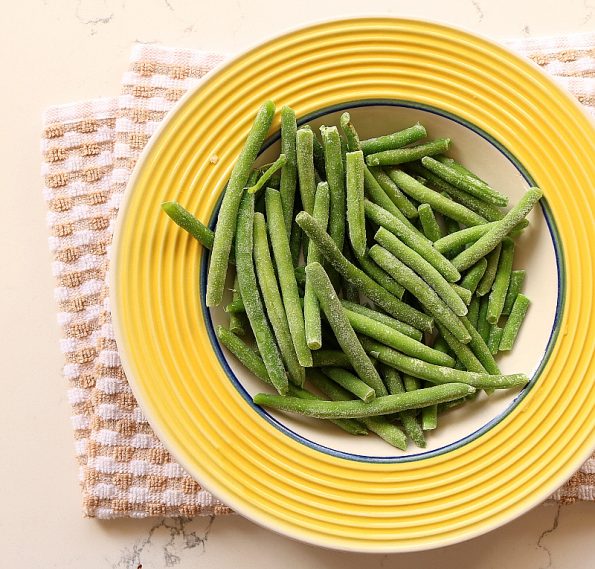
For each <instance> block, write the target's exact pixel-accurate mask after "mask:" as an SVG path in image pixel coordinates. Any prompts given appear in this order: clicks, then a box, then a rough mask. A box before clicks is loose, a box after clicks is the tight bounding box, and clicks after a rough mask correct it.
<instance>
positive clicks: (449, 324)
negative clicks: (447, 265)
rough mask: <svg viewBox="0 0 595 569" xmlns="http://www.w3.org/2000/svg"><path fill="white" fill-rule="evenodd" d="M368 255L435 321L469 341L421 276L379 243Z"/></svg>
mask: <svg viewBox="0 0 595 569" xmlns="http://www.w3.org/2000/svg"><path fill="white" fill-rule="evenodd" d="M370 256H371V257H372V259H374V261H376V262H377V263H378V264H379V265H380V266H381V267H382V268H383V269H384V270H385V271H386V272H387V273H388V274H389V275H390V276H391V277H393V278H394V279H395V280H396V281H397V282H398V283H399V284H400V285H401V286H403V287H404V288H405V290H408V291H409V292H410V293H411V294H412V295H414V296H415V298H417V300H418V301H419V302H420V303H421V305H422V306H423V307H424V308H425V309H426V310H428V312H429V313H430V314H431V315H432V316H433V317H434V318H435V319H436V321H437V322H441V323H442V324H444V326H446V328H448V329H449V330H450V331H451V332H452V333H453V334H454V336H455V337H456V338H457V340H459V341H460V342H463V343H467V342H469V340H470V339H471V337H470V336H469V333H468V332H467V330H466V329H465V326H463V324H462V323H461V321H460V320H459V319H458V317H457V315H456V314H455V313H454V312H453V311H452V310H451V309H450V308H449V307H448V306H447V305H446V304H445V302H444V301H443V300H442V299H441V298H440V297H439V296H438V295H437V294H436V292H435V291H434V289H433V288H431V287H430V285H428V284H427V283H426V282H425V281H424V280H423V279H422V278H421V277H419V276H418V275H416V274H415V273H414V272H413V271H412V270H411V269H410V268H409V267H407V265H405V264H404V263H402V262H401V261H400V260H399V259H397V258H396V257H395V256H394V255H393V254H392V253H390V252H389V251H387V250H386V249H384V248H383V247H380V245H374V246H373V247H372V248H371V249H370ZM465 309H466V307H465Z"/></svg>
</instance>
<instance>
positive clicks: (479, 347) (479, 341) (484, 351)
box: [461, 316, 500, 375]
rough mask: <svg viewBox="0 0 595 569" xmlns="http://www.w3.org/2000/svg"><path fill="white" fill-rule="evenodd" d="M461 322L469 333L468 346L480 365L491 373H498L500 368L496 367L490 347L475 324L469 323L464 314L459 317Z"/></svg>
mask: <svg viewBox="0 0 595 569" xmlns="http://www.w3.org/2000/svg"><path fill="white" fill-rule="evenodd" d="M461 322H462V323H463V324H464V326H465V328H467V331H468V332H469V334H470V335H471V341H470V342H469V347H470V348H471V350H472V351H473V353H474V354H475V356H476V357H477V359H478V360H479V361H480V362H481V365H482V366H483V367H484V368H485V370H486V371H487V372H488V373H489V374H491V375H498V374H499V373H500V369H499V368H498V364H497V363H496V360H495V359H494V357H493V355H492V353H491V351H490V349H489V348H488V346H487V342H486V340H484V338H483V336H482V335H481V334H480V333H479V332H478V331H477V329H476V328H475V326H473V324H471V322H470V321H469V319H468V318H467V317H466V316H463V317H462V318H461Z"/></svg>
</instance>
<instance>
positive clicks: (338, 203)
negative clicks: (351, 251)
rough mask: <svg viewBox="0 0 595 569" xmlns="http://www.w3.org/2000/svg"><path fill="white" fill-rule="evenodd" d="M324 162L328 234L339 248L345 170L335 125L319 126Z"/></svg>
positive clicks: (341, 236) (343, 218) (341, 233)
mask: <svg viewBox="0 0 595 569" xmlns="http://www.w3.org/2000/svg"><path fill="white" fill-rule="evenodd" d="M320 132H321V134H322V144H323V147H324V164H325V170H326V176H327V181H328V185H329V189H330V196H331V209H330V217H329V235H330V236H331V237H332V239H333V241H334V242H335V243H336V244H337V247H339V249H342V248H343V240H344V239H345V208H346V205H345V170H344V168H343V161H342V158H341V138H340V136H339V131H338V130H337V127H335V126H331V127H320Z"/></svg>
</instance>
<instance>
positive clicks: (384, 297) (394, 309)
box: [296, 211, 433, 332]
mask: <svg viewBox="0 0 595 569" xmlns="http://www.w3.org/2000/svg"><path fill="white" fill-rule="evenodd" d="M296 221H297V223H298V225H299V226H300V227H301V228H302V229H303V230H304V231H305V232H306V234H307V235H308V237H309V238H310V239H311V240H313V241H314V243H316V245H317V247H318V249H319V250H320V251H321V253H322V254H323V255H324V257H325V258H326V260H327V261H328V263H329V264H330V265H331V266H332V267H334V268H335V269H336V270H337V271H338V272H339V273H340V274H341V276H342V277H343V278H345V279H347V280H349V281H350V282H351V283H352V284H354V285H355V286H356V287H357V288H358V290H359V291H360V292H361V293H362V294H364V295H365V296H366V297H367V298H369V299H370V300H371V301H372V302H374V303H375V304H377V305H378V306H379V307H380V308H382V309H383V310H385V311H386V312H388V313H389V314H390V315H391V316H393V317H395V318H396V319H397V320H401V321H403V322H405V323H407V324H410V325H411V326H413V327H415V328H417V329H418V330H424V331H427V332H431V331H432V325H433V320H432V318H430V317H428V316H427V315H426V314H423V313H422V312H420V311H419V310H416V309H415V308H412V307H411V306H409V305H408V304H405V303H404V302H401V301H400V300H398V299H397V298H395V297H394V296H393V295H392V294H390V293H389V292H387V291H386V290H385V289H384V288H382V287H381V286H380V285H379V284H378V283H376V282H375V281H373V280H372V279H371V278H370V277H369V276H368V275H366V273H364V272H363V271H362V270H360V269H358V268H357V267H356V266H355V265H353V264H351V263H350V262H349V261H348V260H347V259H346V258H345V257H344V256H343V254H342V253H341V251H340V250H339V249H338V247H337V246H336V244H335V243H334V241H333V240H332V239H331V237H330V235H328V234H327V233H326V232H325V231H324V227H322V225H321V224H320V223H318V222H317V221H316V220H315V219H314V218H313V217H312V216H311V215H308V213H306V212H305V211H301V212H300V213H299V214H298V215H297V217H296Z"/></svg>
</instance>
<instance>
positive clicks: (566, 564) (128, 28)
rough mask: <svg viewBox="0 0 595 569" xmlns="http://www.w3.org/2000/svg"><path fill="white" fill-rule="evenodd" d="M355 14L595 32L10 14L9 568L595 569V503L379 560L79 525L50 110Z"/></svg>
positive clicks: (308, 17) (180, 527)
mask: <svg viewBox="0 0 595 569" xmlns="http://www.w3.org/2000/svg"><path fill="white" fill-rule="evenodd" d="M362 13H365V14H368V15H369V14H385V15H399V16H417V17H425V18H430V19H433V20H439V21H444V22H446V23H450V24H455V25H459V26H463V27H467V28H469V29H471V30H475V31H477V32H480V33H482V34H485V35H488V36H491V37H494V38H502V39H503V38H510V37H518V36H527V35H533V36H536V35H548V34H559V33H570V32H578V31H587V30H593V29H595V17H594V14H595V1H594V0H565V1H564V2H563V3H559V2H554V1H553V0H539V1H537V0H528V1H527V2H519V1H518V0H469V1H463V0H461V1H456V2H454V1H452V2H444V1H442V0H426V1H425V2H412V1H408V2H405V1H402V0H369V1H368V2H366V3H365V4H362V2H361V1H359V2H356V1H354V0H328V1H327V2H320V1H319V0H318V1H316V2H315V1H313V0H301V1H300V2H284V3H280V2H273V1H271V0H252V1H250V2H248V0H218V1H217V2H201V1H200V0H199V1H196V0H194V1H192V0H29V1H27V2H11V3H7V4H6V5H4V6H3V19H2V20H3V26H2V28H3V29H2V34H1V35H0V46H1V48H0V60H1V62H2V69H3V72H4V77H5V79H4V81H3V83H4V84H3V89H2V90H1V93H0V98H1V99H2V108H3V111H4V113H3V131H4V136H3V137H2V138H1V139H0V145H1V152H0V156H2V165H3V166H2V168H1V169H0V188H2V190H1V192H2V205H3V216H2V223H0V249H1V253H0V258H2V259H3V271H2V272H3V276H4V278H3V279H1V280H0V314H1V315H2V326H1V327H0V353H1V355H2V378H3V380H4V381H3V396H2V397H1V398H0V425H1V426H2V433H3V435H2V437H1V438H0V448H1V456H2V461H1V462H0V488H2V505H3V515H2V516H1V517H0V552H1V553H0V556H1V559H2V561H1V565H2V566H4V567H22V568H27V569H28V568H46V567H59V568H61V569H71V568H72V569H74V568H77V569H78V568H80V567H85V568H86V569H95V568H122V569H124V568H126V569H140V568H142V569H149V568H162V567H176V568H180V569H184V568H187V567H209V568H211V569H219V568H225V569H227V568H232V567H243V566H246V565H248V564H249V563H250V561H252V562H256V561H257V562H258V565H259V567H260V568H261V569H266V568H268V567H271V568H272V567H279V566H282V567H294V566H295V567H298V566H299V567H326V568H335V567H337V568H338V567H341V568H343V569H350V568H352V567H353V568H355V567H360V566H362V565H363V564H365V566H366V567H368V568H369V569H376V568H380V567H397V566H398V567H418V568H419V569H426V568H434V567H435V568H438V567H440V569H451V568H455V567H457V568H458V567H471V566H472V567H474V568H475V569H488V568H492V567H498V568H499V569H519V568H523V569H538V568H543V569H545V568H555V569H583V568H584V569H587V568H592V567H593V563H594V560H595V541H594V540H593V531H594V529H595V503H579V504H575V505H571V506H558V505H547V504H545V505H541V506H539V507H537V508H535V509H533V510H532V511H530V512H528V513H527V514H525V515H524V516H522V517H521V518H519V519H517V520H516V521H514V522H512V523H510V524H508V525H506V526H504V527H502V528H500V529H498V530H496V531H494V532H492V533H490V534H488V535H485V536H482V537H479V538H476V539H473V540H471V541H469V542H466V543H462V544H459V545H455V546H451V547H448V548H444V549H440V550H435V551H429V552H425V553H416V554H403V555H377V556H365V555H358V554H349V553H341V552H334V551H329V550H323V549H319V548H316V547H313V546H308V545H304V544H301V543H298V542H295V541H293V540H290V539H287V538H284V537H281V536H278V535H276V534H273V533H271V532H269V531H267V530H264V529H262V528H260V527H258V526H256V525H254V524H253V523H251V522H248V521H246V520H244V519H242V518H240V517H239V516H229V517H225V518H217V519H210V518H202V519H197V520H193V521H189V522H181V521H179V520H171V519H165V520H163V519H159V520H157V519H153V520H115V521H104V522H100V521H97V520H86V519H83V518H82V517H81V514H80V495H79V489H78V484H77V467H76V465H75V461H74V453H73V438H72V433H71V430H70V422H69V406H68V402H67V400H66V390H65V382H64V380H63V379H62V377H61V366H62V361H61V354H60V352H59V349H58V327H57V324H56V318H55V312H54V299H53V294H52V290H53V280H52V275H51V271H50V255H49V253H48V248H47V233H46V228H45V204H44V201H43V199H42V196H41V191H40V188H41V183H40V179H39V152H38V147H39V135H40V131H41V113H42V111H43V109H44V108H45V107H47V106H48V105H50V104H56V103H62V102H68V101H73V100H77V99H87V98H92V97H98V96H106V95H114V94H117V93H118V88H119V85H118V81H119V78H120V76H121V74H122V72H123V71H124V70H125V68H126V63H127V57H128V53H129V50H130V46H131V44H132V43H133V42H135V41H139V42H161V43H165V44H171V45H180V46H191V47H196V48H203V49H209V50H216V51H221V52H227V53H234V52H237V51H239V50H241V49H243V48H245V47H247V46H248V45H251V44H252V43H254V42H256V41H258V40H259V39H261V38H264V37H266V36H268V35H270V34H271V33H276V32H278V31H280V30H282V29H284V28H288V27H294V26H297V25H300V24H304V23H307V22H309V21H313V20H320V19H324V18H332V17H336V16H347V15H358V14H359V15H361V14H362ZM24 208H27V209H26V210H25V209H24Z"/></svg>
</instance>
